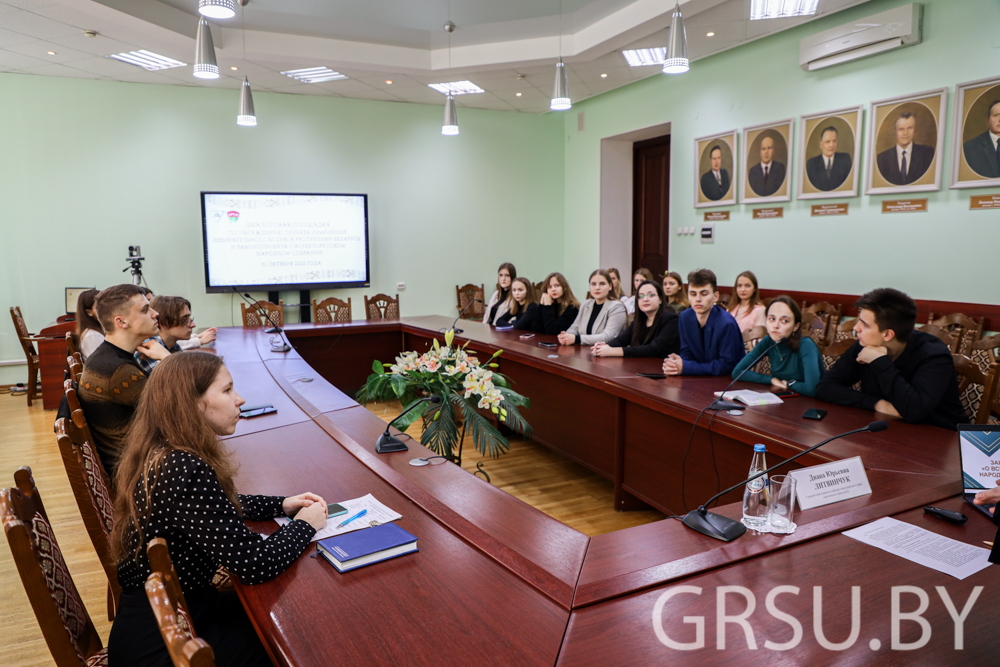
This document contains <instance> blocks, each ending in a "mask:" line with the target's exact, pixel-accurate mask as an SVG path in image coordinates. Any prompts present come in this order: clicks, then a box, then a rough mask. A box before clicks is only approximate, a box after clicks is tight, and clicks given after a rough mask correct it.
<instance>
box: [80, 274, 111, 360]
mask: <svg viewBox="0 0 1000 667" xmlns="http://www.w3.org/2000/svg"><path fill="white" fill-rule="evenodd" d="M98 294H100V292H98V291H97V290H96V289H89V290H86V291H84V292H80V296H78V297H77V298H76V347H77V349H78V350H79V351H80V356H82V357H83V360H84V361H87V357H89V356H90V355H91V354H93V353H94V350H96V349H97V348H98V347H100V345H101V343H103V342H104V327H102V326H101V323H100V322H98V321H97V309H96V308H94V297H96V296H97V295H98Z"/></svg>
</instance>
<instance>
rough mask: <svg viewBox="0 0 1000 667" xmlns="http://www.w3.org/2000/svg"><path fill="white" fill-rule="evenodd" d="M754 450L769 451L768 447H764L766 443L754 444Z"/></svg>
mask: <svg viewBox="0 0 1000 667" xmlns="http://www.w3.org/2000/svg"><path fill="white" fill-rule="evenodd" d="M753 450H754V451H755V452H766V451H767V448H766V447H764V445H754V446H753Z"/></svg>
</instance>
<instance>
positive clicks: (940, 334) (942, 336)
mask: <svg viewBox="0 0 1000 667" xmlns="http://www.w3.org/2000/svg"><path fill="white" fill-rule="evenodd" d="M918 328H919V329H920V331H923V332H924V333H929V334H930V335H932V336H934V337H935V338H937V339H939V340H940V341H941V342H942V343H944V344H945V345H947V346H948V349H949V350H951V353H952V354H958V343H959V340H958V336H956V335H955V334H953V333H951V332H950V331H948V330H947V329H942V328H941V327H939V326H937V325H935V324H925V325H923V326H922V327H918Z"/></svg>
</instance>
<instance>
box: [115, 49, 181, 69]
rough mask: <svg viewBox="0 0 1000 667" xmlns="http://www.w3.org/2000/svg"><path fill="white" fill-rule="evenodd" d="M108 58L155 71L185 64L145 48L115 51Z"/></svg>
mask: <svg viewBox="0 0 1000 667" xmlns="http://www.w3.org/2000/svg"><path fill="white" fill-rule="evenodd" d="M108 58H114V59H115V60H118V61H121V62H123V63H127V64H129V65H135V66H136V67H141V68H143V69H145V70H148V71H150V72H155V71H156V70H161V69H171V68H173V67H184V66H185V65H187V63H182V62H181V61H179V60H174V59H173V58H168V57H166V56H161V55H160V54H158V53H153V52H152V51H145V50H139V51H129V52H128V53H116V54H114V55H110V56H108Z"/></svg>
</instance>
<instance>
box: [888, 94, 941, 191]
mask: <svg viewBox="0 0 1000 667" xmlns="http://www.w3.org/2000/svg"><path fill="white" fill-rule="evenodd" d="M895 125H896V145H895V146H893V147H892V148H890V149H889V150H887V151H882V152H881V153H879V154H878V156H877V157H876V158H875V164H876V165H877V166H878V170H879V173H881V174H882V178H884V179H885V180H887V181H889V182H890V183H892V184H893V185H909V184H910V183H913V182H914V181H916V180H917V179H919V178H920V177H921V176H923V175H924V173H925V172H926V171H927V169H928V168H929V167H930V166H931V162H933V161H934V147H933V146H923V145H921V144H915V143H913V135H914V132H915V131H916V128H917V118H916V116H914V115H913V112H911V111H904V112H903V113H901V114H899V117H898V118H896V124H895Z"/></svg>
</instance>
